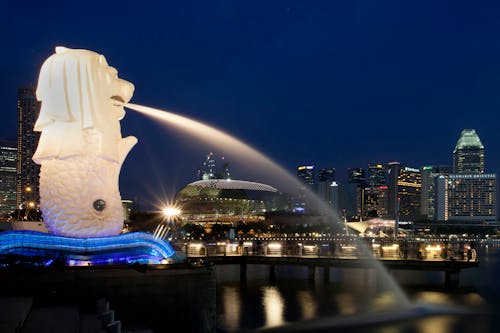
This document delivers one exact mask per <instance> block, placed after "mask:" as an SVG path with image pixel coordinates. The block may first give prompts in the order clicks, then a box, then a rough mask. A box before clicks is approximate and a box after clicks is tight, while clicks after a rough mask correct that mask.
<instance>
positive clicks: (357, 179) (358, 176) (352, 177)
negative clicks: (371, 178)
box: [347, 168, 366, 184]
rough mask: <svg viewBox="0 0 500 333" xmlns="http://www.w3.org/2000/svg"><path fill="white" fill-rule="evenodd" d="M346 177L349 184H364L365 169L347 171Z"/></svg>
mask: <svg viewBox="0 0 500 333" xmlns="http://www.w3.org/2000/svg"><path fill="white" fill-rule="evenodd" d="M347 177H348V180H347V181H348V183H349V184H363V183H364V182H365V180H366V179H365V169H363V168H355V169H351V168H349V169H347Z"/></svg>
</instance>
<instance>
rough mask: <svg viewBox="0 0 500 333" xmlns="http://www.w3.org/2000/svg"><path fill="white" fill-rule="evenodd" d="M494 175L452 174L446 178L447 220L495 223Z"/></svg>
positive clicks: (495, 181) (495, 180)
mask: <svg viewBox="0 0 500 333" xmlns="http://www.w3.org/2000/svg"><path fill="white" fill-rule="evenodd" d="M496 188H497V177H496V174H487V173H484V174H454V175H449V176H448V184H447V194H448V219H449V220H458V221H482V222H485V221H491V222H493V221H496V219H497V212H496Z"/></svg>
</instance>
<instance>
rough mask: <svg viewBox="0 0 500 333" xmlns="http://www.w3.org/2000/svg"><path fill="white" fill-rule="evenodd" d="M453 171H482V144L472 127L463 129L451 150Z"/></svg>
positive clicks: (468, 172) (469, 172)
mask: <svg viewBox="0 0 500 333" xmlns="http://www.w3.org/2000/svg"><path fill="white" fill-rule="evenodd" d="M453 172H454V173H467V174H474V173H484V146H483V144H482V143H481V140H480V139H479V136H478V135H477V133H476V131H475V130H473V129H464V130H463V131H462V133H461V134H460V138H459V139H458V142H457V145H456V146H455V150H453Z"/></svg>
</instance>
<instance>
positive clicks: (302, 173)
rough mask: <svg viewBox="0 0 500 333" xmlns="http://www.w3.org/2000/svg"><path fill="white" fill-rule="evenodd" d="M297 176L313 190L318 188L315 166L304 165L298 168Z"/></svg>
mask: <svg viewBox="0 0 500 333" xmlns="http://www.w3.org/2000/svg"><path fill="white" fill-rule="evenodd" d="M297 176H299V178H300V179H301V180H302V182H303V183H304V184H307V185H309V186H310V187H312V188H315V187H316V172H315V169H314V165H302V166H299V167H297Z"/></svg>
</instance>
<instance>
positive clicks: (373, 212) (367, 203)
mask: <svg viewBox="0 0 500 333" xmlns="http://www.w3.org/2000/svg"><path fill="white" fill-rule="evenodd" d="M357 193H358V200H357V202H358V215H359V216H361V217H362V218H363V219H369V218H372V217H383V218H385V217H387V216H388V214H389V213H388V209H389V187H388V186H387V185H381V186H360V187H358V192H357Z"/></svg>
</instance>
